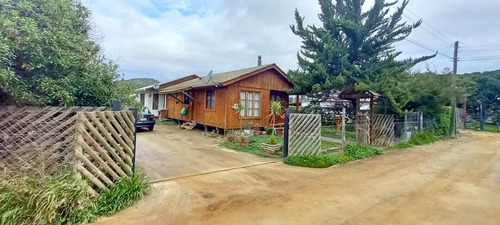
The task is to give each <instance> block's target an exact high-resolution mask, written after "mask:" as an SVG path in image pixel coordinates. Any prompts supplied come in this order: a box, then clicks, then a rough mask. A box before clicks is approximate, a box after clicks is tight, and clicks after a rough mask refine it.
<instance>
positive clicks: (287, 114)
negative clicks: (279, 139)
mask: <svg viewBox="0 0 500 225" xmlns="http://www.w3.org/2000/svg"><path fill="white" fill-rule="evenodd" d="M290 111H291V109H285V127H284V128H283V129H284V131H283V133H284V138H283V139H284V140H283V158H286V157H288V129H289V128H290V124H289V123H290Z"/></svg>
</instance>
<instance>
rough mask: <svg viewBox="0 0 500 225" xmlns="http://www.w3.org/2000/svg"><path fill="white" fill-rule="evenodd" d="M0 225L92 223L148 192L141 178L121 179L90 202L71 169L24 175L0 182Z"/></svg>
mask: <svg viewBox="0 0 500 225" xmlns="http://www.w3.org/2000/svg"><path fill="white" fill-rule="evenodd" d="M0 184H1V185H0V224H2V225H16V224H73V223H86V222H92V221H94V220H96V219H97V218H98V217H99V216H103V215H111V214H113V213H115V212H117V211H119V210H120V209H123V208H126V207H129V206H131V205H132V204H134V203H135V202H136V201H137V200H138V199H139V198H140V197H142V196H143V195H145V194H146V193H147V192H148V191H149V188H150V186H149V183H148V182H147V181H146V180H145V179H144V175H142V174H137V175H135V176H133V177H127V178H121V179H120V180H118V181H117V182H116V183H115V185H114V186H112V187H111V188H110V189H109V191H105V192H102V193H101V194H100V196H99V197H98V198H97V199H95V200H92V199H91V197H90V196H89V195H88V192H87V187H88V184H87V182H86V181H85V180H81V179H78V178H76V177H75V175H74V174H73V172H72V171H71V170H64V172H60V173H59V174H56V175H53V176H42V175H39V174H24V175H22V176H21V175H20V176H19V177H10V178H9V179H2V181H1V182H0Z"/></svg>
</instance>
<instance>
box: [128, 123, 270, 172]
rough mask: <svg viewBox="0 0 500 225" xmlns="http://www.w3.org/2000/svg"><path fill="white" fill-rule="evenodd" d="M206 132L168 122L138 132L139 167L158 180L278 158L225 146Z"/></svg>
mask: <svg viewBox="0 0 500 225" xmlns="http://www.w3.org/2000/svg"><path fill="white" fill-rule="evenodd" d="M202 133H203V132H201V131H198V130H183V129H180V128H179V127H177V126H167V125H157V126H155V129H154V131H152V132H150V131H143V132H138V133H137V158H136V162H137V167H138V168H139V169H140V170H142V171H144V172H146V174H148V177H149V178H150V180H152V181H154V180H159V179H165V178H172V177H178V176H185V175H189V174H196V173H202V172H208V171H216V170H221V169H226V168H232V167H238V166H245V165H253V164H256V163H261V162H267V161H275V159H269V158H261V157H258V156H255V155H251V154H247V153H242V152H237V151H232V150H228V149H224V148H221V147H219V144H218V143H219V142H220V141H221V140H220V139H216V138H211V137H208V136H206V135H203V134H202Z"/></svg>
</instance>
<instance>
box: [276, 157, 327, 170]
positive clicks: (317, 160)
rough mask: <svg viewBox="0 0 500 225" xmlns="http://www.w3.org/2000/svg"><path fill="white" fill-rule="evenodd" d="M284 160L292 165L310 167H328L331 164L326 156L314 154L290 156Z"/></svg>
mask: <svg viewBox="0 0 500 225" xmlns="http://www.w3.org/2000/svg"><path fill="white" fill-rule="evenodd" d="M283 162H284V163H286V164H288V165H292V166H302V167H310V168H327V167H330V166H331V165H329V164H328V163H327V162H326V159H325V157H324V156H313V155H302V156H288V157H287V158H285V160H284V161H283Z"/></svg>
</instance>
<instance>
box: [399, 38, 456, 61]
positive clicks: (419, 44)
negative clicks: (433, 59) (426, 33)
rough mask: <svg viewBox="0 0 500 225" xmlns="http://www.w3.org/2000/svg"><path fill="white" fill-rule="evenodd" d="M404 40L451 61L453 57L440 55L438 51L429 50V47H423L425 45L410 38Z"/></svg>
mask: <svg viewBox="0 0 500 225" xmlns="http://www.w3.org/2000/svg"><path fill="white" fill-rule="evenodd" d="M404 40H406V41H408V42H410V43H412V44H414V45H417V46H419V47H421V48H424V49H426V50H429V51H431V52H434V53H437V54H438V55H441V56H444V57H446V58H449V59H451V58H452V57H451V56H448V55H445V54H443V53H439V51H436V50H434V49H431V48H429V47H427V46H425V45H423V44H421V43H418V42H417V41H415V40H412V39H410V38H405V39H404Z"/></svg>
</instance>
